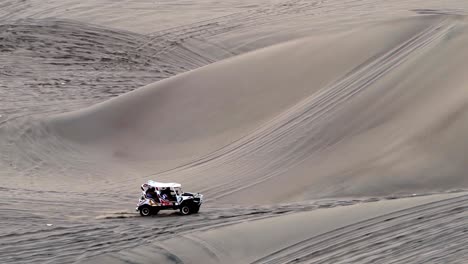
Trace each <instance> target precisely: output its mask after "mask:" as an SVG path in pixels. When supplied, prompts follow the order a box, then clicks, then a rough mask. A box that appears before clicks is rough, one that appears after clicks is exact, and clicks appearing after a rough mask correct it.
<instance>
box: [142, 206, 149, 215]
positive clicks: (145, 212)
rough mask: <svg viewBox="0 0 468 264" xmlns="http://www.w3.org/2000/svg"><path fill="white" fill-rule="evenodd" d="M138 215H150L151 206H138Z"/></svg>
mask: <svg viewBox="0 0 468 264" xmlns="http://www.w3.org/2000/svg"><path fill="white" fill-rule="evenodd" d="M140 215H141V216H150V215H151V208H150V207H149V206H147V205H145V206H143V207H141V208H140Z"/></svg>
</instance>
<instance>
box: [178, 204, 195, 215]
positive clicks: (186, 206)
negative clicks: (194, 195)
mask: <svg viewBox="0 0 468 264" xmlns="http://www.w3.org/2000/svg"><path fill="white" fill-rule="evenodd" d="M192 211H193V207H192V206H190V204H183V205H182V207H180V213H181V214H182V215H189V214H191V213H192Z"/></svg>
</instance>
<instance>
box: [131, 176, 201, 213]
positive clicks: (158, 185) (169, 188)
mask: <svg viewBox="0 0 468 264" xmlns="http://www.w3.org/2000/svg"><path fill="white" fill-rule="evenodd" d="M141 191H142V194H141V197H140V200H139V201H138V204H137V208H136V211H139V212H140V215H141V216H150V215H155V214H157V213H159V211H160V210H179V211H180V213H181V214H182V215H189V214H195V213H198V211H199V210H200V206H201V204H202V202H203V195H201V194H199V193H189V192H182V188H181V185H180V184H179V183H163V182H156V181H148V182H147V183H144V184H142V185H141Z"/></svg>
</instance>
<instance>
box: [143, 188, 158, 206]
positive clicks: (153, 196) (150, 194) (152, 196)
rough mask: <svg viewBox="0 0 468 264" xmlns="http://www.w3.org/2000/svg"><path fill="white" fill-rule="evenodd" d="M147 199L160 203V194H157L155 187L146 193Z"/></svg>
mask: <svg viewBox="0 0 468 264" xmlns="http://www.w3.org/2000/svg"><path fill="white" fill-rule="evenodd" d="M146 198H150V199H153V200H154V201H155V202H157V203H159V198H158V194H157V193H156V191H155V189H154V187H150V188H148V190H147V191H146Z"/></svg>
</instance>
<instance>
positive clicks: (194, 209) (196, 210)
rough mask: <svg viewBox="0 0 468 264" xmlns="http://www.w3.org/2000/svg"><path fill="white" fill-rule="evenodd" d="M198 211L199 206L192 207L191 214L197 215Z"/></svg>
mask: <svg viewBox="0 0 468 264" xmlns="http://www.w3.org/2000/svg"><path fill="white" fill-rule="evenodd" d="M198 211H200V206H194V207H193V211H192V214H198Z"/></svg>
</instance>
